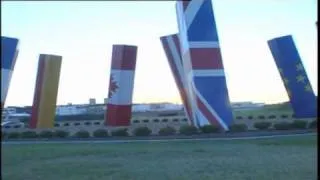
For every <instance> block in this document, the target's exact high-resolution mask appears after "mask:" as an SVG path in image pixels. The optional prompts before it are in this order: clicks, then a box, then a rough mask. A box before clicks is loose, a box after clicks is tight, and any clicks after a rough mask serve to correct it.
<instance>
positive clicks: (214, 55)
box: [189, 48, 223, 69]
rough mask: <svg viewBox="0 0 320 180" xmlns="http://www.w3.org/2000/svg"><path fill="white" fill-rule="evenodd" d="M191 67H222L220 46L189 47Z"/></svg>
mask: <svg viewBox="0 0 320 180" xmlns="http://www.w3.org/2000/svg"><path fill="white" fill-rule="evenodd" d="M189 51H190V56H191V63H192V69H223V64H222V58H221V53H220V48H190V50H189Z"/></svg>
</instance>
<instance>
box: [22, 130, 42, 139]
mask: <svg viewBox="0 0 320 180" xmlns="http://www.w3.org/2000/svg"><path fill="white" fill-rule="evenodd" d="M21 137H22V138H37V137H38V134H37V133H36V132H34V131H25V132H22V133H21Z"/></svg>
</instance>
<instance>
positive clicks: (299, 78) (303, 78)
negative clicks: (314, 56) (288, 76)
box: [296, 74, 306, 83]
mask: <svg viewBox="0 0 320 180" xmlns="http://www.w3.org/2000/svg"><path fill="white" fill-rule="evenodd" d="M305 78H306V77H305V76H303V75H301V74H300V75H299V76H297V77H296V79H297V82H303V83H304V81H305Z"/></svg>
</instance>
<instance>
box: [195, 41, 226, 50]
mask: <svg viewBox="0 0 320 180" xmlns="http://www.w3.org/2000/svg"><path fill="white" fill-rule="evenodd" d="M219 47H220V45H219V42H217V41H189V48H219Z"/></svg>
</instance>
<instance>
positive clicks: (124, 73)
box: [105, 45, 137, 126]
mask: <svg viewBox="0 0 320 180" xmlns="http://www.w3.org/2000/svg"><path fill="white" fill-rule="evenodd" d="M136 57H137V47H136V46H128V45H113V50H112V60H111V72H110V81H109V94H108V103H107V108H106V114H105V125H106V126H129V125H130V119H131V106H132V93H133V84H134V74H135V68H136Z"/></svg>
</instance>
